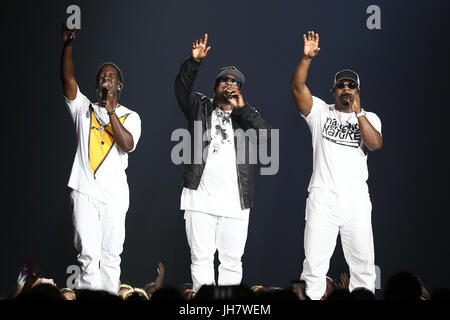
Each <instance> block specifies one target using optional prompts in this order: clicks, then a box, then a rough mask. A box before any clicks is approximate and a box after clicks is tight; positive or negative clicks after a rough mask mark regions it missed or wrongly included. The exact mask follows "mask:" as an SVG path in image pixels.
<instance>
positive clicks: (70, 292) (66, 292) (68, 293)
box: [59, 288, 77, 300]
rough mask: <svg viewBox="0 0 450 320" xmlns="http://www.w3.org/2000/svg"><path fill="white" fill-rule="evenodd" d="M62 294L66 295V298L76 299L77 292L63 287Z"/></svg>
mask: <svg viewBox="0 0 450 320" xmlns="http://www.w3.org/2000/svg"><path fill="white" fill-rule="evenodd" d="M59 291H60V292H61V294H62V295H63V296H64V299H66V300H76V299H77V296H76V295H75V292H74V291H73V290H72V289H69V288H62V289H61V290H59Z"/></svg>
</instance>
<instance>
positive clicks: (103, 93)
mask: <svg viewBox="0 0 450 320" xmlns="http://www.w3.org/2000/svg"><path fill="white" fill-rule="evenodd" d="M107 99H108V89H106V88H105V87H103V88H102V100H103V101H106V100H107Z"/></svg>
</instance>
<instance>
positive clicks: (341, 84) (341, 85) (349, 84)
mask: <svg viewBox="0 0 450 320" xmlns="http://www.w3.org/2000/svg"><path fill="white" fill-rule="evenodd" d="M345 86H347V87H348V88H349V89H356V88H358V84H357V83H356V82H353V81H352V82H344V81H339V82H338V83H336V88H339V89H344V88H345Z"/></svg>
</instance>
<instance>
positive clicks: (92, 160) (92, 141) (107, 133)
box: [89, 106, 129, 174]
mask: <svg viewBox="0 0 450 320" xmlns="http://www.w3.org/2000/svg"><path fill="white" fill-rule="evenodd" d="M89 109H90V114H91V125H90V128H91V129H90V133H89V164H90V166H91V169H92V172H93V173H94V174H95V173H96V172H97V170H98V168H99V167H100V166H101V164H102V163H103V161H105V159H106V157H107V156H108V154H109V152H110V151H111V148H112V147H113V145H114V143H115V139H114V134H113V130H112V127H111V123H109V124H108V125H107V126H106V127H102V126H101V125H100V123H99V122H98V120H97V118H96V117H95V113H94V109H93V108H92V106H91V107H90V108H89ZM128 115H129V114H126V115H124V116H122V117H120V118H119V120H120V123H122V124H123V123H124V121H125V119H126V118H127V117H128Z"/></svg>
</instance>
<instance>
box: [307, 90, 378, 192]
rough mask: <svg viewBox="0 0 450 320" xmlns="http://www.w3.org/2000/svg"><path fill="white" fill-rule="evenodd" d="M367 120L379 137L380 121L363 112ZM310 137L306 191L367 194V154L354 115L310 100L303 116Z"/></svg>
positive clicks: (319, 101) (375, 116)
mask: <svg viewBox="0 0 450 320" xmlns="http://www.w3.org/2000/svg"><path fill="white" fill-rule="evenodd" d="M366 114H367V116H366V118H367V120H369V122H370V124H371V125H372V126H373V127H374V128H375V129H376V130H377V131H378V132H379V133H380V134H381V121H380V119H379V118H378V116H377V115H376V114H375V113H372V112H366ZM304 118H305V120H306V122H307V123H308V126H309V129H310V130H311V135H312V146H313V173H312V176H311V180H310V182H309V187H308V191H309V192H311V189H312V188H324V189H328V190H330V191H332V192H334V193H337V194H343V195H361V194H363V195H368V194H369V188H368V186H367V182H366V181H367V179H368V177H369V174H368V170H367V154H366V153H365V152H364V150H363V148H362V147H363V145H364V143H363V142H362V139H361V131H360V128H359V124H358V119H357V117H356V115H355V113H354V112H352V113H344V112H340V111H338V110H336V109H335V107H334V105H332V104H330V105H329V104H326V103H325V102H324V101H322V100H321V99H319V98H317V97H313V106H312V109H311V112H310V113H309V114H308V116H307V117H304Z"/></svg>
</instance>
